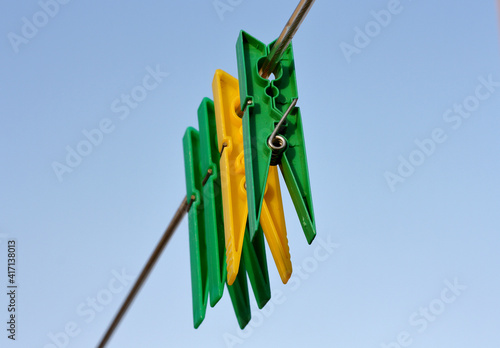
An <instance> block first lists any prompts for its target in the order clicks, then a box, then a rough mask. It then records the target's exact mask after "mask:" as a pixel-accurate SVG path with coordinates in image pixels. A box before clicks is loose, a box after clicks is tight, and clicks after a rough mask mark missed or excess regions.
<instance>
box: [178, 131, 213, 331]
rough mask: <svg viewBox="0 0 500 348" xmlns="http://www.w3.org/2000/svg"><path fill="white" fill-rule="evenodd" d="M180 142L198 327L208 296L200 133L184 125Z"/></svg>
mask: <svg viewBox="0 0 500 348" xmlns="http://www.w3.org/2000/svg"><path fill="white" fill-rule="evenodd" d="M182 143H183V147H184V168H185V173H186V191H187V195H186V197H187V202H188V204H190V206H191V208H190V209H189V212H188V222H189V254H190V256H191V291H192V296H193V322H194V327H195V328H198V326H200V324H201V322H202V321H203V319H204V318H205V312H206V308H207V300H208V272H207V247H206V238H205V219H204V214H203V201H202V194H201V192H202V180H203V174H202V171H201V168H200V153H199V148H200V136H199V133H198V131H197V130H196V129H194V128H191V127H189V128H188V129H186V132H185V133H184V137H183V138H182Z"/></svg>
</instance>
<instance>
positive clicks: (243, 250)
mask: <svg viewBox="0 0 500 348" xmlns="http://www.w3.org/2000/svg"><path fill="white" fill-rule="evenodd" d="M217 72H219V70H218V71H217ZM217 72H216V75H215V77H214V83H212V89H213V91H214V104H215V118H216V124H217V139H218V141H217V144H218V149H219V151H220V153H222V156H221V158H220V168H221V172H220V173H221V196H222V202H223V207H224V233H225V245H226V262H227V265H228V266H227V283H228V284H233V282H234V281H235V279H237V278H238V277H240V276H241V274H240V272H241V263H242V262H241V258H242V257H243V262H244V264H245V267H246V270H247V273H248V278H249V279H250V284H251V285H252V289H253V293H254V296H255V300H256V302H257V306H258V307H259V308H262V307H264V306H265V304H266V303H267V302H268V301H269V299H270V298H271V286H270V283H269V273H268V270H267V258H266V248H265V245H264V236H263V233H262V229H261V228H260V227H259V228H258V230H257V232H256V233H255V236H254V239H253V240H251V239H250V235H249V233H248V223H247V220H246V218H245V219H243V218H242V217H241V216H240V215H235V214H233V212H236V211H239V209H245V206H246V205H243V206H241V205H237V204H238V203H240V200H237V199H234V200H231V199H230V198H229V195H228V190H230V192H232V193H233V194H238V193H241V191H238V189H236V190H232V189H230V187H231V186H230V185H228V181H227V180H228V179H231V178H232V176H230V175H229V173H230V172H229V170H228V164H229V163H231V164H232V165H233V166H234V165H235V163H236V162H235V160H236V157H238V156H236V157H235V158H233V160H232V161H229V157H228V155H229V154H232V155H237V152H236V151H233V145H234V144H238V142H236V143H234V142H232V141H228V142H225V141H221V140H222V139H224V133H223V132H222V123H221V119H220V116H221V113H220V98H219V96H220V93H219V91H218V89H217V88H214V86H215V81H216V77H217V76H218V74H217ZM221 72H222V71H221ZM236 86H237V84H236ZM236 97H237V93H236ZM233 110H234V107H233ZM226 140H229V139H226ZM223 144H226V145H225V146H223ZM226 150H229V151H227V152H226ZM239 158H240V161H243V155H241V156H239ZM243 175H244V170H243ZM232 183H236V181H234V180H233V181H232ZM243 185H244V183H243ZM231 197H233V196H231ZM243 202H244V203H245V199H243ZM233 204H235V205H234V206H233ZM234 219H238V221H237V222H236V223H235V220H234ZM226 226H232V227H226ZM235 226H237V232H234V231H236V230H235V228H236V227H235ZM230 231H233V232H230ZM236 245H238V247H236ZM236 261H237V262H238V264H239V266H238V265H236V264H235V262H236Z"/></svg>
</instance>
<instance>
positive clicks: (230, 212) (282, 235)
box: [212, 70, 292, 292]
mask: <svg viewBox="0 0 500 348" xmlns="http://www.w3.org/2000/svg"><path fill="white" fill-rule="evenodd" d="M212 89H213V93H214V103H215V114H216V120H217V135H218V136H217V138H218V148H219V149H220V151H221V152H222V156H221V160H220V168H221V184H222V197H223V206H224V227H225V236H226V250H227V251H226V253H227V261H226V262H227V281H228V284H231V283H232V281H233V280H234V279H235V277H236V276H237V274H238V268H239V263H240V259H241V254H242V250H244V249H245V245H246V244H249V241H250V240H251V239H250V235H249V232H248V205H247V197H246V188H245V186H246V184H245V163H244V151H243V134H242V122H241V118H240V117H239V116H238V115H237V114H236V107H237V105H239V103H240V98H239V87H238V80H237V79H236V78H234V77H232V76H231V75H229V74H228V73H226V72H224V71H222V70H217V71H216V72H215V76H214V80H213V83H212ZM262 212H263V214H262V219H261V226H262V230H263V233H264V235H265V237H266V240H267V242H268V244H269V248H270V250H271V253H272V255H273V258H274V261H275V263H276V266H277V268H278V272H279V274H280V277H281V279H282V281H283V283H286V282H288V279H289V278H290V276H291V274H292V263H291V259H290V252H289V247H288V239H287V236H286V225H285V216H284V212H283V205H282V201H281V191H280V185H279V178H278V172H277V169H276V167H272V168H271V170H270V173H269V180H268V185H267V188H266V192H265V197H264V202H263V208H262ZM258 230H259V232H258V238H262V237H261V235H262V233H261V232H260V228H259V229H258ZM254 241H255V239H254ZM245 264H246V265H248V264H249V263H248V262H245ZM266 270H267V269H266ZM252 285H253V283H252ZM254 292H255V289H254Z"/></svg>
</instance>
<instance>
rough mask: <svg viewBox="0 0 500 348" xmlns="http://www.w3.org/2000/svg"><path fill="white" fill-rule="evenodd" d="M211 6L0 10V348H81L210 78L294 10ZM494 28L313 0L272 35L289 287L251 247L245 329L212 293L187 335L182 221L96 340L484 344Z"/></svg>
mask: <svg viewBox="0 0 500 348" xmlns="http://www.w3.org/2000/svg"><path fill="white" fill-rule="evenodd" d="M215 3H216V4H218V5H219V8H224V9H225V11H221V10H219V12H218V11H217V10H216V7H215V6H214V1H213V0H203V1H172V2H157V1H144V2H141V3H140V4H139V3H132V2H118V1H113V0H112V1H107V2H97V1H87V2H81V1H75V0H73V1H68V0H64V1H63V0H58V1H56V0H41V1H40V2H38V1H24V2H22V3H20V2H9V3H6V2H5V3H3V4H2V5H0V6H1V11H0V17H1V20H0V34H3V40H0V52H1V55H0V56H1V58H2V64H0V81H1V82H2V89H1V93H0V115H1V116H0V120H1V126H0V161H1V163H2V171H1V172H0V269H4V271H3V273H0V279H1V280H0V286H1V287H2V289H1V291H0V293H6V292H7V288H6V286H7V279H8V278H7V272H6V271H5V269H6V264H7V243H8V241H9V240H16V244H17V274H16V276H17V282H18V286H19V287H18V289H17V291H18V292H17V298H16V300H17V307H16V310H17V312H16V313H17V316H16V320H17V332H16V342H12V341H11V340H10V339H8V338H7V335H8V332H7V331H6V329H2V330H0V346H2V347H40V348H54V347H93V346H95V344H96V343H97V342H98V341H99V339H100V337H101V335H102V334H103V333H104V331H105V329H106V327H107V325H108V324H109V322H110V320H111V319H112V317H113V315H114V314H115V312H116V310H117V309H118V307H119V305H120V304H121V302H122V301H123V299H124V297H125V296H126V294H127V291H128V290H129V289H130V287H131V284H132V282H133V279H135V277H136V276H137V275H138V273H139V272H140V270H141V268H142V266H143V265H144V263H145V262H146V260H147V258H148V257H149V255H150V252H151V251H152V249H153V248H154V246H155V244H156V242H157V241H158V240H159V238H160V237H161V234H162V232H163V230H164V228H165V226H166V225H167V224H168V222H169V221H170V218H171V217H172V215H173V213H174V212H175V210H176V209H177V207H178V205H179V203H180V202H181V200H182V198H183V196H184V195H185V181H184V180H185V179H184V172H183V168H184V165H183V153H182V136H183V134H184V131H185V129H186V127H188V126H194V127H197V115H196V110H197V108H198V105H199V103H200V102H201V100H202V98H203V97H211V96H212V89H211V83H212V78H213V74H214V72H215V70H216V69H223V70H225V71H227V72H228V73H230V74H232V75H234V76H237V64H236V52H235V44H236V39H237V37H238V33H239V31H240V30H242V29H243V30H245V31H247V32H248V33H250V34H251V35H253V36H254V37H256V38H258V39H259V40H261V41H263V42H271V41H272V40H274V39H275V38H276V37H277V36H278V35H279V33H280V31H281V29H282V28H283V26H284V24H285V23H286V21H287V20H288V18H289V16H290V14H291V13H292V12H293V9H294V8H295V6H296V1H294V2H290V1H284V0H280V1H278V0H276V1H264V0H254V1H252V2H250V1H247V0H239V1H237V0H233V1H229V0H220V1H219V2H215ZM221 3H222V5H221ZM220 6H222V7H220ZM498 34H499V29H498V4H496V3H495V2H494V1H483V2H474V1H462V2H459V3H457V2H456V1H451V0H445V1H440V2H435V3H433V2H424V1H411V0H400V1H397V0H390V1H386V0H384V1H380V0H376V1H375V0H373V1H368V0H364V1H356V2H352V1H347V0H342V1H321V0H318V1H316V3H315V5H314V6H313V8H312V9H311V11H310V13H309V15H308V17H307V18H306V20H305V21H304V23H303V25H302V27H301V28H300V30H299V32H298V33H297V35H296V37H295V39H294V54H295V65H296V70H297V82H298V89H299V96H300V99H299V102H298V106H300V107H301V113H302V117H303V123H304V132H305V138H306V143H307V150H308V153H307V156H308V161H309V174H310V181H311V187H312V194H313V200H314V209H315V215H316V226H317V238H316V240H315V241H314V242H313V244H312V245H307V243H306V240H305V237H304V235H303V232H302V230H301V228H300V225H299V221H298V219H297V217H296V213H295V211H294V208H293V205H292V204H291V200H290V198H289V195H288V193H287V190H286V188H284V189H283V200H284V208H285V214H286V221H287V229H288V238H289V245H290V252H291V255H292V263H293V266H294V274H293V275H292V279H291V281H290V282H289V284H287V285H283V284H282V283H281V281H280V278H279V275H278V273H277V271H276V269H275V267H274V264H273V262H272V259H271V255H270V253H269V252H268V261H269V270H270V279H271V284H272V285H271V287H272V294H273V295H272V296H273V297H272V299H271V303H270V304H268V306H267V307H265V309H264V310H263V311H258V310H256V309H255V308H256V306H255V304H254V305H253V308H252V309H253V315H254V320H253V321H252V322H251V323H250V324H249V326H248V328H247V329H246V330H245V331H243V332H241V331H240V330H239V329H238V326H237V321H236V318H235V316H234V313H233V310H232V307H231V303H230V299H229V295H228V293H227V291H226V293H225V294H224V297H223V299H222V300H221V301H220V303H219V304H217V306H216V307H214V308H208V309H207V315H206V318H205V321H204V322H203V324H202V325H201V327H200V328H199V329H197V330H195V329H193V327H192V317H191V313H192V309H191V285H190V268H189V245H188V226H187V221H186V220H185V221H184V222H183V223H182V224H181V225H180V227H179V229H178V231H177V232H176V234H175V235H174V236H173V238H172V240H171V241H170V243H169V245H168V247H167V249H166V250H165V252H164V254H163V255H162V257H161V259H160V260H159V262H158V264H157V266H156V268H155V270H154V271H153V273H152V274H151V276H150V278H149V280H148V282H147V283H146V285H145V286H144V287H143V289H142V291H141V292H140V294H139V296H138V297H137V299H136V301H135V303H134V304H133V306H132V307H131V309H130V310H129V312H128V315H127V316H126V317H125V318H124V320H123V322H122V324H121V326H120V327H119V328H118V330H117V332H116V333H115V335H114V337H113V339H112V341H111V342H110V344H109V347H165V346H173V347H199V346H203V347H221V346H222V347H256V346H258V347H303V346H328V347H350V348H351V347H352V348H358V347H359V348H361V347H363V348H364V347H390V348H394V347H396V348H397V347H410V346H411V347H426V348H428V347H455V348H462V347H463V348H469V347H498V346H499V345H500V336H499V333H498V326H499V324H500V317H499V316H498V312H499V310H500V300H499V297H498V293H499V291H500V279H499V277H498V276H497V275H498V267H499V266H500V256H499V253H498V250H499V248H500V217H499V216H500V215H499V214H498V209H499V206H500V185H499V181H498V178H499V177H500V164H499V163H498V154H499V151H500V131H499V129H500V121H499V118H498V110H499V107H500V67H499V62H500V61H499V52H500V51H499V42H500V40H499V35H498ZM141 86H142V88H141ZM133 93H134V95H135V100H130V99H129V100H127V95H131V94H133ZM123 98H125V99H123ZM495 110H497V111H495ZM88 138H90V139H92V141H93V143H91V142H90V141H88V140H87V139H88ZM86 140H87V141H86ZM89 145H90V146H89ZM73 151H75V152H76V151H80V153H81V154H84V155H75V153H73ZM76 153H78V152H76ZM56 162H57V163H59V164H60V165H61V166H58V165H57V164H54V163H56ZM54 168H57V169H54ZM283 187H284V185H283ZM8 303H9V298H8V297H7V295H2V296H0V322H6V321H8V320H9V319H8V318H9V317H8V315H9V313H8V312H7V308H8V307H7V306H8ZM253 303H255V302H253ZM5 326H6V324H5Z"/></svg>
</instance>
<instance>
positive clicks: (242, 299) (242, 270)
mask: <svg viewBox="0 0 500 348" xmlns="http://www.w3.org/2000/svg"><path fill="white" fill-rule="evenodd" d="M198 125H199V128H200V131H199V132H198V131H197V130H196V129H194V128H191V127H189V128H188V129H187V130H186V133H185V135H184V138H183V146H184V163H185V173H186V188H187V199H188V204H189V207H190V208H189V212H188V220H189V247H190V255H191V286H192V299H193V322H194V327H195V328H198V326H199V325H200V324H201V323H202V322H203V319H204V318H205V313H206V307H207V301H208V297H210V305H211V306H212V307H213V306H215V304H216V303H217V302H218V301H219V300H220V298H221V297H222V294H223V291H224V283H226V284H227V288H228V292H229V295H230V297H231V301H232V304H233V308H234V311H235V314H236V317H237V319H238V324H239V326H240V327H241V328H242V329H243V328H244V327H245V326H246V325H247V324H248V322H249V321H250V318H251V311H250V300H249V293H248V284H247V278H246V275H247V273H248V275H249V278H250V281H251V283H252V287H253V288H254V294H255V297H256V300H257V304H258V305H259V308H262V307H263V306H264V305H265V304H266V303H267V301H268V300H269V298H270V296H271V295H270V294H271V291H270V286H269V280H268V278H269V276H268V274H267V263H266V258H265V246H264V243H263V240H262V238H259V237H256V238H255V239H254V241H253V242H251V241H250V240H249V239H248V237H247V242H246V243H245V247H244V252H243V255H244V257H243V258H244V260H243V262H241V263H240V265H239V270H238V275H237V277H236V279H235V280H234V282H233V283H232V284H231V285H229V284H228V283H227V282H226V258H225V257H224V254H225V241H224V225H223V223H222V221H223V219H222V216H223V212H222V194H221V184H220V169H219V156H220V155H219V152H218V150H217V130H216V125H215V115H214V106H213V102H212V101H211V100H210V99H208V98H204V99H203V101H202V102H201V104H200V107H199V108H198ZM245 264H248V266H247V267H246V266H245ZM256 289H257V290H258V291H257V290H256Z"/></svg>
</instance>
